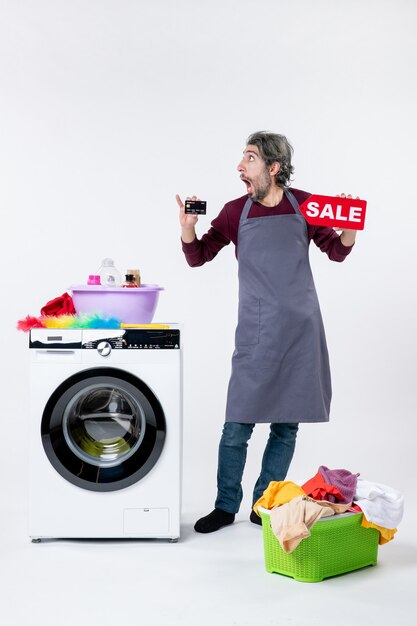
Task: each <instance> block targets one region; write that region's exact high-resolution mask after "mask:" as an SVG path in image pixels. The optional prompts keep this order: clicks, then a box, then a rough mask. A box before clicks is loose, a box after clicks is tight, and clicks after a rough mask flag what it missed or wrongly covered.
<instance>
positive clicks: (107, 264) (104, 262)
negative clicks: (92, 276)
mask: <svg viewBox="0 0 417 626" xmlns="http://www.w3.org/2000/svg"><path fill="white" fill-rule="evenodd" d="M101 264H102V265H103V267H114V261H113V259H109V258H105V259H103V260H102V262H101Z"/></svg>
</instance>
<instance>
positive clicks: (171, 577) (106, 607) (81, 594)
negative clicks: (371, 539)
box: [0, 502, 417, 626]
mask: <svg viewBox="0 0 417 626" xmlns="http://www.w3.org/2000/svg"><path fill="white" fill-rule="evenodd" d="M204 512H205V511H204ZM199 513H201V512H199ZM199 513H197V512H193V513H191V512H185V513H184V515H183V526H182V536H181V539H180V541H179V542H178V543H177V544H171V543H168V542H165V541H159V540H146V541H102V540H99V541H86V540H85V541H73V540H71V541H68V540H65V541H64V540H59V541H46V542H42V543H40V544H32V543H31V542H30V541H29V539H28V537H27V534H26V511H25V510H24V509H23V508H22V509H20V510H8V509H7V505H6V503H5V502H3V503H2V505H1V519H0V530H1V535H0V568H1V575H0V583H1V584H0V624H1V625H2V626H67V625H68V626H76V625H77V624H79V625H81V626H87V625H88V624H94V625H95V624H97V625H100V626H115V625H117V626H122V625H125V626H130V625H134V624H135V625H136V624H150V625H152V626H165V625H170V626H177V625H181V626H188V625H190V626H191V625H193V626H194V625H195V624H197V625H198V626H206V625H209V624H210V625H211V624H218V625H221V626H223V625H225V626H234V625H237V626H245V625H249V624H250V625H254V624H263V625H265V626H270V625H271V626H272V625H274V626H275V625H279V626H281V625H285V624H289V625H291V626H298V625H303V626H304V625H308V626H316V625H320V626H322V625H323V624H328V623H332V624H336V625H337V626H339V625H345V624H346V625H348V624H349V626H352V625H353V624H360V625H366V626H368V625H369V626H380V625H381V624H395V625H396V626H402V625H404V626H410V625H413V624H416V623H417V611H416V604H415V594H416V589H417V540H416V537H415V523H414V520H415V513H416V511H412V512H410V510H409V509H408V511H407V516H406V518H405V519H404V520H403V522H402V525H401V528H400V529H399V532H398V533H397V535H396V538H395V539H394V541H392V542H391V543H389V544H387V545H385V546H380V548H379V557H378V565H377V566H376V567H370V568H366V569H363V570H358V571H356V572H353V573H350V574H345V575H343V576H339V577H336V578H333V579H328V580H326V581H323V582H320V583H300V582H296V581H294V580H292V579H291V578H286V577H284V576H280V575H278V574H269V573H267V572H266V571H265V569H264V560H263V543H262V531H261V528H260V527H259V526H255V525H254V524H251V523H250V522H249V521H248V520H247V518H246V515H243V513H242V515H239V516H238V518H237V521H236V522H235V524H233V525H232V526H230V527H228V528H225V529H222V530H221V531H219V532H217V533H214V534H211V535H200V534H197V533H195V532H194V530H193V523H194V521H195V519H196V517H197V516H198V515H199ZM413 513H414V514H413Z"/></svg>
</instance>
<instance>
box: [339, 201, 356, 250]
mask: <svg viewBox="0 0 417 626" xmlns="http://www.w3.org/2000/svg"><path fill="white" fill-rule="evenodd" d="M351 197H352V195H351V194H349V195H347V196H346V195H345V194H344V193H341V194H337V195H336V198H351ZM356 200H360V198H359V196H356ZM335 230H336V231H337V232H340V241H341V242H342V243H343V245H344V246H353V244H354V243H355V239H356V233H357V232H358V231H357V230H352V229H351V228H343V229H342V228H335Z"/></svg>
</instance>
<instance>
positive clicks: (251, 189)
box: [240, 176, 253, 194]
mask: <svg viewBox="0 0 417 626" xmlns="http://www.w3.org/2000/svg"><path fill="white" fill-rule="evenodd" d="M240 180H241V181H242V182H244V183H245V185H246V191H247V192H248V194H251V193H253V187H252V182H251V181H250V180H249V179H248V178H245V177H244V176H241V177H240Z"/></svg>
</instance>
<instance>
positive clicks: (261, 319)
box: [177, 132, 356, 533]
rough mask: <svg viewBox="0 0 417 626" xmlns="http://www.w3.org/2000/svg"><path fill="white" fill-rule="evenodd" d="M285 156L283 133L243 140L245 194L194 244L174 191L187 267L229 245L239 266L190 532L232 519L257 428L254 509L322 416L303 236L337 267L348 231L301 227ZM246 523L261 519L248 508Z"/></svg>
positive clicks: (315, 308)
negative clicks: (209, 494)
mask: <svg viewBox="0 0 417 626" xmlns="http://www.w3.org/2000/svg"><path fill="white" fill-rule="evenodd" d="M291 157H292V147H291V145H290V144H289V142H288V141H287V139H286V138H285V137H284V136H283V135H277V134H273V133H268V132H258V133H254V134H253V135H251V136H250V137H249V138H248V140H247V145H246V148H245V150H244V152H243V158H242V160H241V161H240V163H239V165H238V168H237V169H238V171H239V174H240V178H241V180H242V181H243V183H244V184H245V185H246V191H247V193H246V195H244V196H242V197H241V198H238V199H237V200H232V202H229V203H227V204H226V205H225V206H224V208H223V209H222V211H221V212H220V214H219V215H218V216H217V217H216V218H215V219H214V220H213V222H212V227H211V228H210V230H209V231H208V233H206V234H205V235H203V237H202V238H201V239H198V238H197V236H196V232H195V224H196V223H197V219H198V218H197V216H196V215H189V214H186V213H185V212H184V205H183V202H182V200H181V198H180V197H179V196H178V195H177V202H178V204H179V207H180V224H181V238H182V247H183V251H184V253H185V257H186V260H187V262H188V263H189V265H191V266H192V267H196V266H200V265H203V264H204V263H205V262H207V261H211V260H212V259H213V258H214V257H215V256H216V254H217V253H218V252H219V250H221V248H222V247H224V246H225V245H227V244H229V243H230V242H231V241H232V242H233V243H234V244H235V246H236V256H237V259H238V264H239V310H238V325H237V329H236V338H235V351H234V353H233V359H232V374H231V378H230V382H229V388H228V395H227V405H226V421H225V425H224V428H223V433H222V437H221V441H220V446H219V461H218V471H217V498H216V502H215V509H214V510H213V511H212V512H211V513H210V514H209V515H207V516H205V517H203V518H201V519H199V520H198V521H197V522H196V524H195V526H194V528H195V530H196V531H197V532H202V533H209V532H213V531H216V530H219V528H222V527H223V526H227V525H228V524H231V523H233V521H234V519H235V515H236V513H237V512H238V510H239V506H240V503H241V500H242V495H243V494H242V486H241V482H242V475H243V469H244V466H245V462H246V450H247V444H248V441H249V438H250V436H251V434H252V431H253V428H254V426H255V424H256V423H259V422H267V423H270V424H271V426H270V435H269V439H268V442H267V445H266V448H265V451H264V455H263V460H262V467H261V472H260V475H259V478H258V480H257V482H256V485H255V487H254V491H253V499H252V500H253V503H255V502H256V501H257V500H258V499H259V498H260V497H261V495H262V493H263V491H264V490H265V489H266V488H267V486H268V485H269V482H270V481H281V480H284V479H285V477H286V475H287V471H288V468H289V465H290V463H291V459H292V456H293V453H294V448H295V441H296V436H297V431H298V424H299V423H300V422H325V421H328V419H329V410H330V400H331V382H330V368H329V359H328V353H327V346H326V338H325V334H324V328H323V323H322V318H321V313H320V308H319V303H318V299H317V294H316V290H315V287H314V281H313V276H312V273H311V269H310V264H309V259H308V248H309V243H310V240H311V239H312V240H313V241H314V242H315V244H316V245H317V246H318V247H319V248H320V249H321V250H322V251H323V252H326V253H327V255H328V256H329V258H330V259H331V260H334V261H343V260H344V259H345V258H346V256H347V255H348V254H349V252H350V251H351V249H352V246H353V244H354V242H355V236H356V231H350V230H345V231H342V233H341V235H340V236H339V235H338V234H337V233H336V232H335V231H334V230H333V229H332V228H324V227H316V226H310V225H308V224H307V222H306V221H305V219H304V217H303V216H302V214H301V213H300V211H299V209H298V206H299V204H301V203H302V202H303V201H304V200H306V199H307V198H308V197H309V196H310V195H311V194H309V193H307V192H304V191H300V190H298V189H293V188H290V187H288V183H289V180H290V176H291V174H292V173H293V171H294V170H293V167H292V164H291ZM343 195H344V194H342V196H343ZM193 199H196V197H195V196H193ZM250 520H251V521H252V522H254V523H258V524H260V523H261V520H260V518H259V517H258V516H257V515H256V514H255V513H254V511H252V512H251V514H250Z"/></svg>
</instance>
